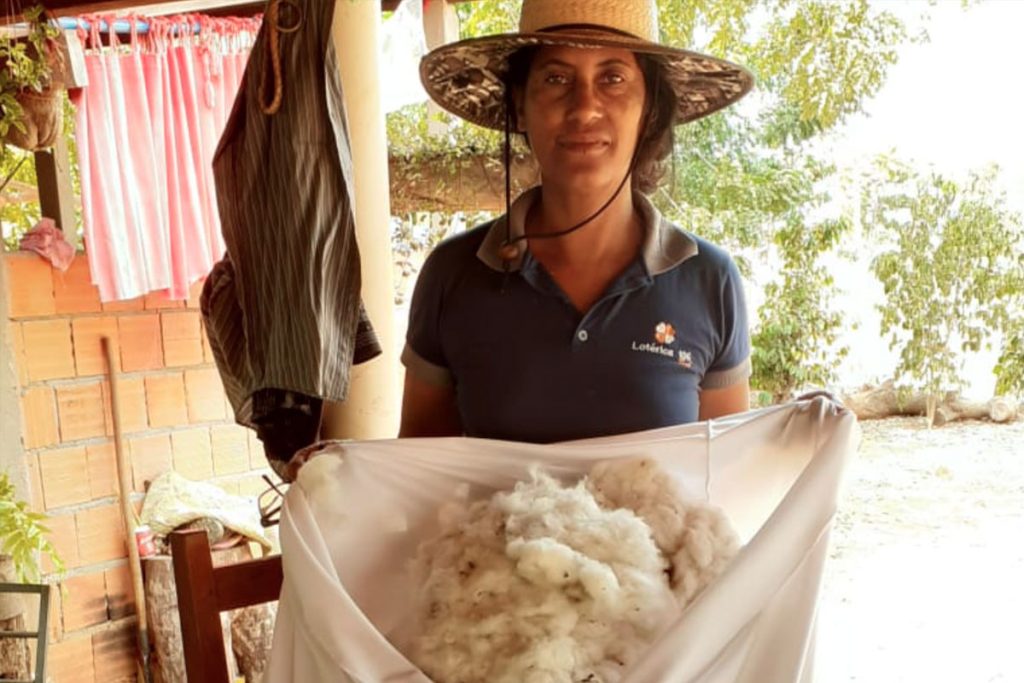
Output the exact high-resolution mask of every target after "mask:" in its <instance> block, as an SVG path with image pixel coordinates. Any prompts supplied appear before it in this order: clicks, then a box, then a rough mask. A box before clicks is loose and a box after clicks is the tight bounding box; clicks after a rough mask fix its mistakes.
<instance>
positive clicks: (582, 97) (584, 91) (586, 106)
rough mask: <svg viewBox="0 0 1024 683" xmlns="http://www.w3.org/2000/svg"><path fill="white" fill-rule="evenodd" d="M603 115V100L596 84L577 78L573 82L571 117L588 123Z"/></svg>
mask: <svg viewBox="0 0 1024 683" xmlns="http://www.w3.org/2000/svg"><path fill="white" fill-rule="evenodd" d="M600 115H601V102H600V100H599V99H598V97H597V91H596V89H595V87H594V84H592V83H589V82H587V81H585V80H584V79H582V78H581V79H577V80H576V81H575V83H574V84H573V89H572V98H571V102H570V108H569V117H570V118H571V119H573V120H576V121H579V122H580V123H587V122H589V121H591V120H593V119H595V118H597V117H599V116H600Z"/></svg>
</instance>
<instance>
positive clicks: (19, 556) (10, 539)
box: [0, 472, 64, 679]
mask: <svg viewBox="0 0 1024 683" xmlns="http://www.w3.org/2000/svg"><path fill="white" fill-rule="evenodd" d="M44 519H45V516H44V515H41V514H39V513H38V512H32V511H31V510H29V509H28V505H27V504H26V503H25V501H22V500H18V499H17V495H16V491H15V490H14V485H13V484H12V483H11V480H10V477H8V476H7V473H6V472H5V473H0V583H10V582H14V581H17V582H18V583H30V582H37V581H39V580H40V579H41V578H42V572H41V571H40V568H39V562H38V559H37V558H38V555H37V553H40V552H42V553H46V554H47V555H48V556H49V557H50V560H51V561H52V563H53V566H54V569H55V570H56V571H57V572H58V573H62V572H63V571H64V563H63V562H62V561H61V559H60V557H58V555H57V552H56V550H55V549H54V547H53V545H52V544H51V543H50V541H49V539H47V538H46V534H47V533H49V529H47V528H46V527H45V526H43V524H42V522H43V520H44ZM24 614H25V605H24V602H23V601H22V599H21V594H19V593H4V592H0V627H2V628H4V629H5V630H12V631H22V630H24V628H25V617H24ZM28 672H29V647H28V642H27V641H25V640H19V639H9V638H5V639H2V640H0V678H3V679H6V678H9V677H12V676H13V678H18V679H23V678H25V677H26V675H27V674H28Z"/></svg>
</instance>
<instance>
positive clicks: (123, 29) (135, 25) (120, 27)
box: [57, 17, 202, 34]
mask: <svg viewBox="0 0 1024 683" xmlns="http://www.w3.org/2000/svg"><path fill="white" fill-rule="evenodd" d="M93 23H94V22H91V21H89V20H88V19H82V18H75V17H60V18H59V19H57V24H58V25H59V26H60V28H62V29H64V30H65V31H73V30H76V29H84V30H86V31H91V30H92V29H93ZM95 23H96V24H97V26H96V28H97V29H98V30H99V31H100V32H101V33H107V32H109V31H110V29H111V23H108V22H107V20H106V19H100V20H99V21H98V22H95ZM112 23H113V29H114V32H115V33H123V34H130V33H132V30H133V29H134V31H135V33H136V34H145V33H149V29H150V23H149V21H146V20H144V19H115V20H114V21H113V22H112ZM182 26H184V25H183V24H178V25H175V26H174V27H173V28H172V32H174V33H177V32H178V31H180V30H181V27H182ZM201 28H202V26H201V25H200V24H199V22H194V23H193V24H192V33H199V31H200V29H201Z"/></svg>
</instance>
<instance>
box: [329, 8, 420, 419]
mask: <svg viewBox="0 0 1024 683" xmlns="http://www.w3.org/2000/svg"><path fill="white" fill-rule="evenodd" d="M380 14H381V13H380V0H335V10H334V25H333V29H332V33H333V39H334V47H335V50H336V51H337V54H338V62H339V71H340V73H341V84H342V89H343V91H344V93H345V110H346V113H347V117H348V130H349V143H350V144H351V147H352V161H353V166H354V171H355V183H354V188H353V189H354V195H355V214H356V240H357V242H358V243H359V253H360V260H361V263H362V276H363V289H362V296H363V303H364V304H365V305H366V309H367V312H368V313H369V315H370V320H371V322H372V323H373V326H374V328H375V329H376V331H377V336H378V338H379V339H380V342H381V346H383V347H384V353H383V355H381V356H379V357H377V358H376V359H374V360H372V361H370V362H369V363H365V364H363V365H358V366H354V367H353V368H352V381H351V385H350V388H349V396H348V400H346V401H345V402H343V403H339V404H328V405H327V406H326V408H325V413H324V427H323V437H324V438H352V439H376V438H389V437H393V436H396V435H397V433H398V419H399V410H400V403H401V387H400V386H399V379H398V378H399V372H398V346H397V343H396V339H395V331H394V330H395V328H394V315H395V313H394V308H395V288H394V282H393V280H392V270H393V268H394V266H393V262H392V256H391V237H390V228H389V220H390V215H391V206H390V194H389V185H388V150H387V134H386V131H385V127H384V113H383V109H382V106H381V99H380V86H379V82H378V81H379V76H378V62H379V55H378V40H379V34H380V24H381V16H380ZM340 191H341V188H339V192H340Z"/></svg>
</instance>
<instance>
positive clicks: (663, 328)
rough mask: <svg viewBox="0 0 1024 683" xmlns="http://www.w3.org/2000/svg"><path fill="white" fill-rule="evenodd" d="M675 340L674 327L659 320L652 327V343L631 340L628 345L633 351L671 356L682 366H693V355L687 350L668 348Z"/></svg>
mask: <svg viewBox="0 0 1024 683" xmlns="http://www.w3.org/2000/svg"><path fill="white" fill-rule="evenodd" d="M675 341H676V328H675V327H673V326H672V324H671V323H667V322H660V323H658V324H657V325H656V326H655V328H654V343H653V344H652V343H651V342H633V344H632V346H631V347H630V348H631V350H633V351H640V352H642V353H654V354H657V355H659V356H664V357H666V358H671V359H674V360H675V361H676V363H678V364H679V365H680V366H682V367H684V368H691V367H693V355H692V354H691V353H690V352H689V351H682V350H677V349H672V348H669V346H670V345H672V344H674V343H675Z"/></svg>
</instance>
